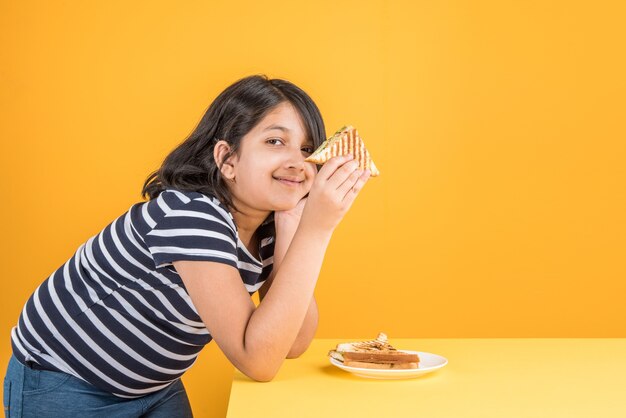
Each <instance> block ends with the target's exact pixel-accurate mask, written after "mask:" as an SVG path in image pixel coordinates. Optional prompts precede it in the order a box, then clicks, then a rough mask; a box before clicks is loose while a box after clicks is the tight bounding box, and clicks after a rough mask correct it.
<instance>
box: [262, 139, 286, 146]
mask: <svg viewBox="0 0 626 418" xmlns="http://www.w3.org/2000/svg"><path fill="white" fill-rule="evenodd" d="M265 142H267V143H268V144H272V145H275V144H276V143H277V142H280V143H282V142H283V140H282V139H280V138H270V139H268V140H267V141H265Z"/></svg>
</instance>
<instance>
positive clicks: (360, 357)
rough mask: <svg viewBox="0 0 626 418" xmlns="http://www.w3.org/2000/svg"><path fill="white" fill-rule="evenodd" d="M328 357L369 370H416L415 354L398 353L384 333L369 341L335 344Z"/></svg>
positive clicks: (417, 364)
mask: <svg viewBox="0 0 626 418" xmlns="http://www.w3.org/2000/svg"><path fill="white" fill-rule="evenodd" d="M328 355H329V356H330V357H332V358H334V359H335V360H338V361H340V362H343V364H344V365H346V366H351V367H361V368H371V369H417V368H418V367H419V361H420V359H419V356H418V355H417V353H413V352H405V351H399V350H397V349H396V348H395V347H393V346H392V345H391V344H389V343H388V342H387V336H386V335H385V334H384V333H382V332H381V333H380V334H378V338H376V339H375V340H369V341H359V342H353V343H341V344H337V347H336V349H335V350H331V351H330V352H329V353H328Z"/></svg>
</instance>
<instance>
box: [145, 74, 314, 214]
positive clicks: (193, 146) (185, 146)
mask: <svg viewBox="0 0 626 418" xmlns="http://www.w3.org/2000/svg"><path fill="white" fill-rule="evenodd" d="M283 102H289V103H291V104H292V105H293V106H294V108H295V109H296V110H297V112H298V113H299V114H300V117H301V118H302V121H303V123H304V126H305V128H306V134H307V137H308V138H307V139H308V140H310V141H311V142H313V145H314V148H317V147H319V146H320V145H321V143H322V142H323V141H324V140H325V136H326V131H325V129H324V121H323V120H322V115H321V114H320V111H319V109H318V108H317V106H316V105H315V103H314V102H313V100H312V99H311V98H310V97H309V95H308V94H307V93H305V92H304V91H303V90H302V89H300V88H299V87H297V86H296V85H294V84H293V83H290V82H289V81H286V80H281V79H269V78H268V77H267V76H265V75H253V76H249V77H245V78H242V79H241V80H239V81H237V82H235V83H233V84H232V85H230V86H229V87H227V88H226V89H225V90H224V91H223V92H222V93H220V94H219V95H218V96H217V98H216V99H215V100H214V101H213V103H211V105H210V106H209V108H208V109H207V111H206V112H205V114H204V116H203V117H202V119H201V120H200V123H199V124H198V126H197V127H196V128H195V129H194V130H193V132H192V133H191V134H190V135H189V136H188V137H187V139H185V140H184V141H183V142H182V143H181V144H180V145H178V146H177V147H176V148H174V150H172V151H171V152H170V153H169V155H168V156H167V157H165V160H164V161H163V164H162V165H161V167H160V168H159V169H158V170H156V171H154V172H152V173H151V174H150V175H149V176H148V178H147V179H146V181H145V183H144V185H143V190H142V191H141V194H142V196H143V197H144V198H149V199H154V198H156V197H157V196H158V195H159V193H161V192H162V191H163V190H165V189H168V188H174V189H178V190H184V191H194V192H200V193H203V194H211V195H213V196H215V197H217V198H218V199H219V200H220V201H221V202H222V203H224V204H225V205H227V206H228V207H229V208H234V205H233V202H232V197H231V194H230V191H229V189H228V187H227V185H226V181H225V180H224V178H223V177H222V172H221V170H220V167H218V166H217V163H216V161H215V159H214V158H213V149H214V147H215V144H216V143H217V142H218V141H219V140H224V141H226V142H227V143H228V144H229V145H230V151H229V153H228V154H227V155H226V156H225V157H224V160H223V161H226V160H227V159H228V158H229V157H230V156H232V155H239V151H240V144H241V139H242V138H243V137H244V136H245V135H246V134H247V133H248V132H250V130H251V129H252V128H254V127H255V126H256V125H257V124H258V123H259V122H260V121H261V120H262V119H263V118H264V117H265V116H266V115H267V114H268V113H269V112H271V111H272V109H274V108H275V107H276V106H278V105H279V104H281V103H283Z"/></svg>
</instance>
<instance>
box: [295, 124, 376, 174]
mask: <svg viewBox="0 0 626 418" xmlns="http://www.w3.org/2000/svg"><path fill="white" fill-rule="evenodd" d="M348 154H352V155H353V156H354V160H355V161H357V162H358V163H359V169H361V170H366V169H367V170H369V171H370V173H371V176H372V177H376V176H378V175H380V171H379V170H378V168H376V165H375V164H374V161H372V158H371V157H370V153H369V151H368V150H367V148H365V143H363V140H362V139H361V137H360V136H359V132H358V131H357V130H356V128H354V127H353V126H344V127H343V128H341V129H340V130H338V131H337V132H335V134H334V135H333V136H331V137H330V138H328V139H327V140H326V141H324V142H323V143H322V145H320V146H319V148H318V149H316V150H315V151H314V152H313V154H311V155H310V156H309V157H307V158H306V159H305V160H304V161H307V162H310V163H315V164H324V163H325V162H327V161H328V160H330V159H331V158H333V157H336V156H338V155H348Z"/></svg>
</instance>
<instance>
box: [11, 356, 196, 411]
mask: <svg viewBox="0 0 626 418" xmlns="http://www.w3.org/2000/svg"><path fill="white" fill-rule="evenodd" d="M4 415H5V417H7V418H79V417H80V418H82V417H85V418H91V417H93V418H100V417H102V418H118V417H119V418H131V417H132V418H139V417H142V418H191V417H193V414H192V412H191V406H190V405H189V400H188V399H187V392H185V388H184V386H183V382H182V381H181V380H180V379H179V380H177V381H175V382H174V383H172V384H171V385H169V386H167V387H165V388H163V389H161V390H160V391H158V392H155V393H151V394H149V395H145V396H143V397H141V398H136V399H126V398H120V397H117V396H115V395H112V394H111V393H109V392H105V391H102V390H100V389H97V388H96V387H94V386H92V385H90V384H89V383H86V382H84V381H82V380H80V379H78V378H76V377H74V376H71V375H69V374H66V373H60V372H53V371H49V370H36V369H32V368H30V367H28V366H25V365H23V364H22V363H20V362H19V361H18V360H17V359H16V358H15V357H14V356H11V359H10V360H9V366H8V368H7V374H6V376H5V377H4Z"/></svg>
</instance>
